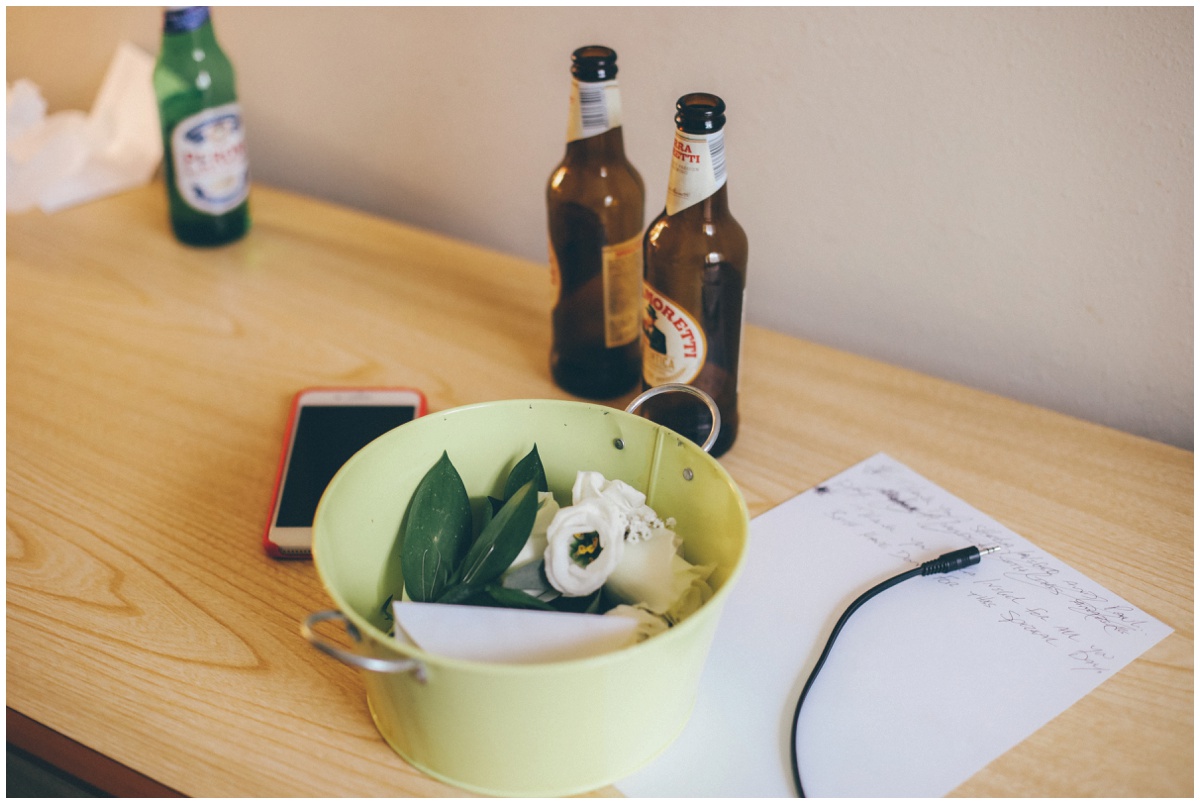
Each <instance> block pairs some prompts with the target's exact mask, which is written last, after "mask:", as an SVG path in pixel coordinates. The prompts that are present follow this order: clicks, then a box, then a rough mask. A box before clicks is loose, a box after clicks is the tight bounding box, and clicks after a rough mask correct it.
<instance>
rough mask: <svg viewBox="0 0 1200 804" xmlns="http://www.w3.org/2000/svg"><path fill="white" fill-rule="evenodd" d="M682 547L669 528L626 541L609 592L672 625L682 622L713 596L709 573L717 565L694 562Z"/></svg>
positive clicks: (610, 577)
mask: <svg viewBox="0 0 1200 804" xmlns="http://www.w3.org/2000/svg"><path fill="white" fill-rule="evenodd" d="M678 547H679V538H678V537H677V536H676V535H675V534H674V533H672V532H671V531H669V530H667V529H665V528H657V529H655V530H654V531H653V532H652V533H651V535H650V538H648V539H642V540H640V541H636V542H635V541H632V540H630V541H628V542H626V544H625V553H624V555H622V556H621V563H620V564H619V565H618V566H617V568H616V569H615V570H614V571H613V573H612V575H610V576H609V578H608V587H607V588H608V590H609V592H611V593H612V594H613V595H615V596H616V597H617V598H618V599H620V600H622V601H624V602H625V603H629V604H632V605H638V606H641V607H644V608H645V609H646V610H647V611H649V612H651V613H653V614H658V615H663V616H664V617H665V618H666V620H667V621H668V622H670V623H672V624H674V623H679V622H682V621H683V620H684V619H685V618H687V617H688V616H690V615H692V614H693V613H695V611H696V609H698V608H700V606H701V605H703V604H704V603H705V602H706V601H707V600H708V599H709V598H710V597H712V594H713V592H712V588H711V587H710V586H709V585H708V576H710V575H711V574H712V571H713V569H714V568H715V565H713V564H704V565H700V566H697V565H694V564H692V563H691V562H689V561H688V560H687V559H685V558H684V557H683V556H681V555H679V554H678V553H677V552H676V551H677V550H678Z"/></svg>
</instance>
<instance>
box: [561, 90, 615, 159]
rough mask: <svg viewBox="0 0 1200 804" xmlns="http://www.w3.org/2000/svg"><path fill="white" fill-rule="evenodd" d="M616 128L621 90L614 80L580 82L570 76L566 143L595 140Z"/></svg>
mask: <svg viewBox="0 0 1200 804" xmlns="http://www.w3.org/2000/svg"><path fill="white" fill-rule="evenodd" d="M620 128H621V91H620V89H618V88H617V81H616V79H615V78H614V79H610V80H608V81H580V80H579V79H578V78H572V79H571V105H570V114H569V116H568V118H567V142H568V143H573V142H577V141H580V140H591V139H596V138H597V137H601V136H603V135H605V134H609V133H611V132H612V131H613V130H614V129H615V130H617V131H618V132H619V131H620ZM610 139H611V138H610Z"/></svg>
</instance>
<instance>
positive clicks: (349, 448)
mask: <svg viewBox="0 0 1200 804" xmlns="http://www.w3.org/2000/svg"><path fill="white" fill-rule="evenodd" d="M415 415H416V409H415V408H414V407H413V406H411V405H328V406H325V405H322V406H302V407H301V408H300V410H299V413H298V416H297V421H296V426H295V438H294V439H293V441H292V449H291V456H290V457H289V459H288V463H287V473H286V475H284V478H283V489H282V491H281V492H280V497H279V510H278V512H277V513H276V516H275V527H278V528H309V527H312V524H313V515H314V514H315V513H316V510H317V503H318V502H320V500H321V495H322V494H323V493H324V491H325V487H326V486H328V485H329V481H330V480H332V479H333V476H334V475H335V474H337V471H338V469H341V468H342V464H344V463H345V462H346V461H348V460H350V458H351V456H353V455H354V453H356V452H358V451H359V450H360V449H362V448H363V447H365V446H366V445H367V444H368V443H370V442H371V441H373V440H374V439H375V438H377V437H378V436H381V435H383V434H384V433H386V432H387V431H388V430H391V429H392V428H395V427H399V426H400V425H402V424H405V423H407V422H410V421H412V420H413V418H414V416H415Z"/></svg>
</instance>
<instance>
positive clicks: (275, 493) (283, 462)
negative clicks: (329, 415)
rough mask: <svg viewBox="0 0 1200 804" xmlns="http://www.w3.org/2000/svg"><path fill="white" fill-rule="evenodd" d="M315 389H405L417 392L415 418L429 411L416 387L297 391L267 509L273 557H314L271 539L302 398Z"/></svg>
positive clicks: (266, 540) (266, 537) (266, 533)
mask: <svg viewBox="0 0 1200 804" xmlns="http://www.w3.org/2000/svg"><path fill="white" fill-rule="evenodd" d="M313 391H405V392H407V393H410V394H415V395H416V397H417V409H416V412H415V413H414V414H413V418H414V419H419V418H421V417H422V416H424V415H425V413H426V412H427V411H426V404H427V403H426V401H425V394H423V393H422V392H421V391H418V390H417V389H416V388H401V387H384V388H332V387H327V386H316V387H313V388H304V389H301V390H299V391H297V392H296V395H295V396H293V397H292V405H291V409H290V410H289V411H288V418H287V426H286V427H285V428H284V429H283V447H282V448H281V449H280V450H279V466H278V467H276V469H275V484H274V486H273V487H272V488H271V503H270V507H269V508H268V509H267V524H266V526H265V527H264V528H263V536H262V543H263V549H264V550H266V552H267V555H269V556H271V557H272V558H281V559H293V558H299V559H305V558H311V557H312V553H311V552H309V551H304V552H300V551H297V550H288V551H284V550H281V549H280V548H279V545H277V544H275V543H274V542H272V541H271V524H272V519H273V518H274V515H275V502H276V500H277V499H278V498H279V490H280V487H281V486H283V472H284V469H286V468H287V456H288V445H289V444H290V443H291V440H292V430H293V429H294V428H295V427H296V417H297V416H298V415H299V413H300V400H301V398H302V397H303V396H304V395H305V394H307V393H311V392H313Z"/></svg>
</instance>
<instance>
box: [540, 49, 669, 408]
mask: <svg viewBox="0 0 1200 804" xmlns="http://www.w3.org/2000/svg"><path fill="white" fill-rule="evenodd" d="M571 62H572V63H571V76H572V78H571V112H570V118H569V122H568V125H567V153H566V156H564V157H563V160H562V162H561V163H560V164H559V165H558V167H557V168H555V170H554V173H553V174H551V176H550V182H549V185H548V186H547V188H546V208H547V212H548V214H549V223H550V274H551V281H552V283H553V288H554V311H553V313H552V316H551V318H552V325H553V341H552V346H551V350H550V371H551V374H552V375H553V377H554V381H555V382H556V383H558V385H559V386H560V387H561V388H563V389H564V390H566V391H569V392H570V393H572V394H575V395H577V396H583V397H588V398H591V399H611V398H613V397H616V396H620V395H621V394H623V393H625V392H626V391H628V390H630V389H631V388H633V387H634V385H636V384H637V381H638V376H639V374H640V367H641V357H642V354H641V343H640V337H639V336H640V329H639V327H640V326H641V295H642V222H643V221H644V219H645V188H644V186H643V184H642V177H641V176H640V175H638V172H637V171H636V170H635V169H634V167H633V165H631V164H629V160H628V159H626V158H625V144H624V141H623V140H622V137H621V96H620V91H619V90H618V89H617V81H616V75H617V54H616V52H615V51H613V50H612V49H611V48H607V47H601V46H598V45H593V46H588V47H582V48H579V49H578V50H576V51H575V52H574V53H572V54H571Z"/></svg>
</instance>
